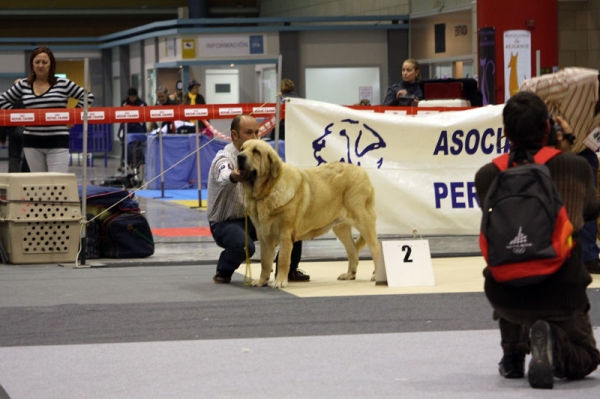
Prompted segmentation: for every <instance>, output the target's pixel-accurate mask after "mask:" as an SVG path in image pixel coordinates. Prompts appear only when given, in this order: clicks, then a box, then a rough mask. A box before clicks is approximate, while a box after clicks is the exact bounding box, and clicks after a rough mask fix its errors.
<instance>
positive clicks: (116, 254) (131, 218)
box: [100, 212, 154, 259]
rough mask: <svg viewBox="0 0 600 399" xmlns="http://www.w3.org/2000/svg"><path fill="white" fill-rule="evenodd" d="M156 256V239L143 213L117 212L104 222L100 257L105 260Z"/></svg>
mask: <svg viewBox="0 0 600 399" xmlns="http://www.w3.org/2000/svg"><path fill="white" fill-rule="evenodd" d="M152 254H154V239H153V237H152V231H151V230H150V225H149V224H148V221H147V220H146V218H145V217H144V215H142V214H141V213H137V212H117V213H116V214H114V215H111V216H110V217H108V218H107V219H106V220H104V221H103V222H102V231H101V234H100V255H101V257H103V258H119V259H126V258H145V257H147V256H150V255H152Z"/></svg>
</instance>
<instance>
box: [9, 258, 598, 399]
mask: <svg viewBox="0 0 600 399" xmlns="http://www.w3.org/2000/svg"><path fill="white" fill-rule="evenodd" d="M212 274H213V267H211V266H203V265H197V266H176V265H171V266H165V267H158V266H152V267H131V268H123V267H118V268H90V269H69V268H63V267H59V266H56V265H54V266H43V265H38V266H35V265H30V266H0V304H1V305H0V320H1V321H2V322H1V323H0V385H1V386H2V387H3V389H4V390H5V393H6V395H5V397H10V398H13V399H18V398H24V399H30V398H61V399H65V398H74V399H75V398H392V397H394V398H396V397H408V398H412V397H423V398H467V397H469V398H480V397H482V396H484V395H485V396H487V397H490V398H492V397H493V398H496V397H498V398H500V397H507V395H508V397H528V398H529V397H534V398H535V397H561V398H566V397H569V398H571V397H572V398H592V397H594V398H595V397H597V393H598V388H600V375H599V374H598V372H596V373H594V374H592V375H591V376H590V377H588V378H586V379H584V380H582V381H576V382H568V381H557V382H556V384H555V389H554V391H552V392H540V391H534V390H532V389H531V388H530V387H529V385H528V383H527V380H526V379H521V380H505V379H503V378H501V377H500V376H499V375H498V372H497V363H498V361H499V359H500V357H501V349H500V346H499V333H498V331H497V330H496V326H495V323H494V322H493V321H492V319H491V311H490V307H489V305H488V304H487V302H486V299H485V296H484V294H483V293H480V292H472V293H453V294H423V295H375V296H366V297H361V296H346V297H314V298H298V297H295V296H292V295H290V294H289V293H287V292H285V291H282V290H273V289H270V288H250V287H245V286H244V285H243V284H242V281H241V278H239V279H238V278H236V279H234V282H233V283H232V284H230V285H216V284H213V283H212V281H211V277H212ZM589 295H590V299H591V301H592V303H593V309H592V319H593V320H594V321H595V325H596V326H598V321H599V320H600V290H598V289H591V290H590V291H589ZM599 330H600V329H598V328H597V327H596V334H598V333H600V331H599ZM0 398H2V394H1V391H0Z"/></svg>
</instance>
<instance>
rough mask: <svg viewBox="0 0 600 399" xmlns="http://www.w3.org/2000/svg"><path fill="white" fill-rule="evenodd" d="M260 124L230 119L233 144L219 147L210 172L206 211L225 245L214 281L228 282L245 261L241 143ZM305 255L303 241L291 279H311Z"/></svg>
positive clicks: (294, 255)
mask: <svg viewBox="0 0 600 399" xmlns="http://www.w3.org/2000/svg"><path fill="white" fill-rule="evenodd" d="M258 132H259V125H258V122H257V121H256V119H254V117H252V116H251V115H238V116H236V117H235V118H233V121H232V122H231V143H230V144H228V145H227V146H225V148H224V149H222V150H220V151H219V152H218V153H217V155H216V156H215V158H214V159H213V161H212V164H211V166H210V171H209V175H208V205H207V214H208V222H209V225H210V232H211V233H212V236H213V238H214V240H215V242H216V243H217V245H218V246H220V247H221V248H224V250H223V252H221V255H220V256H219V261H218V262H217V273H216V274H215V276H214V277H213V281H214V282H215V284H227V283H229V282H231V277H232V275H233V273H234V272H235V270H236V269H237V268H238V267H240V264H242V262H244V261H245V260H246V251H245V250H244V248H245V246H246V227H245V218H244V217H245V210H244V188H243V187H242V184H239V183H240V182H242V181H243V180H244V178H245V176H244V175H243V174H242V173H241V172H240V170H239V169H238V167H237V156H238V154H239V151H240V148H241V147H242V144H244V143H245V142H246V141H248V140H256V139H257V138H258ZM247 220H248V236H249V238H250V239H249V240H248V256H252V255H254V251H255V246H254V241H256V240H257V239H258V238H257V236H256V229H255V228H254V225H253V224H252V221H251V220H250V218H248V219H247ZM301 256H302V241H296V242H295V243H294V246H293V248H292V261H291V265H290V272H289V275H288V279H289V281H292V282H293V281H296V282H301V281H308V280H309V279H310V276H308V275H307V274H305V273H304V272H302V271H301V270H299V269H298V263H299V262H300V257H301Z"/></svg>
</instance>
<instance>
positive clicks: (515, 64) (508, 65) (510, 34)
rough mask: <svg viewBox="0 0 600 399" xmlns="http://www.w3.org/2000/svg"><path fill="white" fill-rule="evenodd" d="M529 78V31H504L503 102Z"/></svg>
mask: <svg viewBox="0 0 600 399" xmlns="http://www.w3.org/2000/svg"><path fill="white" fill-rule="evenodd" d="M526 79H531V33H530V32H529V31H527V30H508V31H505V32H504V102H506V100H508V99H509V98H510V97H511V96H512V95H514V94H515V93H517V92H518V91H519V87H520V86H521V83H523V81H524V80H526Z"/></svg>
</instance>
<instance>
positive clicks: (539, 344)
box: [527, 320, 554, 389]
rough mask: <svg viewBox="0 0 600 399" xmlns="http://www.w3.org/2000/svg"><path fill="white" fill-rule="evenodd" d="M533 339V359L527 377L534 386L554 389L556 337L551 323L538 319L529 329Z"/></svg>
mask: <svg viewBox="0 0 600 399" xmlns="http://www.w3.org/2000/svg"><path fill="white" fill-rule="evenodd" d="M529 340H530V341H531V356H532V357H531V361H530V362H529V370H527V378H528V379H529V385H531V387H532V388H541V389H552V388H553V387H554V367H553V366H552V363H553V351H554V339H553V337H552V330H551V329H550V324H548V323H547V322H545V321H544V320H538V321H536V322H535V323H534V324H533V326H531V330H529Z"/></svg>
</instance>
